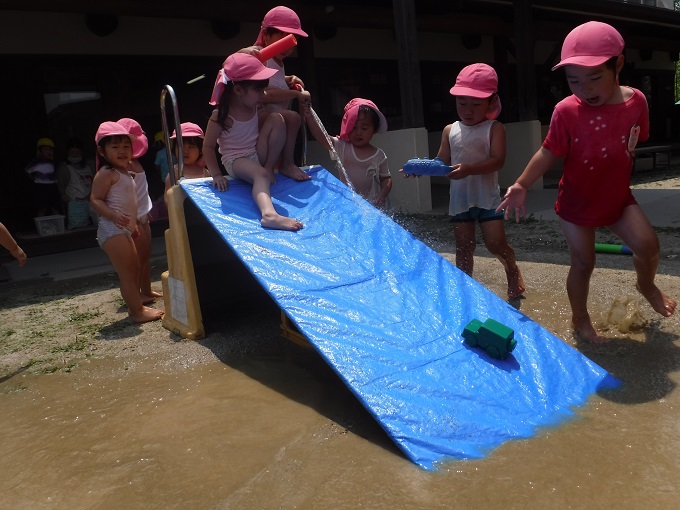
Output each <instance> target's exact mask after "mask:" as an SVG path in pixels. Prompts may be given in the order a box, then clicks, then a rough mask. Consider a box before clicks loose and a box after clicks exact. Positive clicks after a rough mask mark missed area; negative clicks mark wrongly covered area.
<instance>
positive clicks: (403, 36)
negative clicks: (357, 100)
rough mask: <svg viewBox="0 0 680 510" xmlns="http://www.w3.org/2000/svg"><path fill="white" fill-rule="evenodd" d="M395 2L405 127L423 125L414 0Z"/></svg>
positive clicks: (400, 85)
mask: <svg viewBox="0 0 680 510" xmlns="http://www.w3.org/2000/svg"><path fill="white" fill-rule="evenodd" d="M392 5H393V6H394V30H395V35H396V38H397V54H398V63H399V90H400V92H401V113H402V119H403V125H402V127H404V128H413V127H422V126H424V125H425V115H424V113H423V92H422V86H421V82H420V60H419V59H418V31H417V28H416V17H415V0H392Z"/></svg>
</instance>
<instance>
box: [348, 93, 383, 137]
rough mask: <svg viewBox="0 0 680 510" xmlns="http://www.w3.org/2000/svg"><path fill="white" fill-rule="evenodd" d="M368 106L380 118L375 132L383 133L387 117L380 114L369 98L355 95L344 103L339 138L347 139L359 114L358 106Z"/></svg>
mask: <svg viewBox="0 0 680 510" xmlns="http://www.w3.org/2000/svg"><path fill="white" fill-rule="evenodd" d="M360 106H368V107H369V108H370V109H372V110H374V111H375V113H377V114H378V119H380V125H379V126H378V129H377V130H376V133H384V132H386V131H387V119H386V118H385V116H384V115H383V114H382V112H381V111H380V110H378V107H377V106H376V105H375V103H374V102H373V101H371V100H370V99H363V98H361V97H355V98H354V99H352V100H351V101H350V102H349V103H347V104H346V105H345V114H344V115H343V116H342V123H341V124H340V134H339V135H338V138H340V139H341V140H345V141H347V140H349V135H350V133H351V132H352V130H353V129H354V124H356V123H357V117H358V116H359V107H360Z"/></svg>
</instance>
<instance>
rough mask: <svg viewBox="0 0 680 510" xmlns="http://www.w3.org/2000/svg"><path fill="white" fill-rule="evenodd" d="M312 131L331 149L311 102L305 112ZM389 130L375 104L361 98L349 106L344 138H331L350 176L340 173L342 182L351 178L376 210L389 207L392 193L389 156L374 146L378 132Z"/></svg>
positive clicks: (342, 130)
mask: <svg viewBox="0 0 680 510" xmlns="http://www.w3.org/2000/svg"><path fill="white" fill-rule="evenodd" d="M305 114H306V117H307V122H308V123H309V124H308V125H309V129H310V131H311V132H312V134H313V135H314V138H315V139H316V141H317V142H319V143H320V144H321V145H322V146H323V147H325V148H326V149H328V150H330V149H331V147H330V145H329V144H328V140H326V137H325V135H324V134H323V132H322V130H321V126H319V125H318V124H317V122H316V120H315V119H314V116H313V115H312V114H311V109H310V107H309V103H307V108H306V111H305ZM386 131H387V120H386V119H385V116H384V115H383V114H382V113H381V112H380V110H379V109H378V107H377V106H376V105H375V103H374V102H373V101H370V100H368V99H362V98H360V97H357V98H354V99H352V100H351V101H350V102H349V103H347V105H345V114H344V115H343V117H342V124H341V126H340V135H338V136H337V137H331V141H332V142H333V146H334V148H335V151H336V152H337V153H338V156H339V157H340V162H341V163H342V166H344V167H345V170H346V171H347V176H345V175H343V173H342V172H340V176H339V177H340V180H341V181H343V182H344V183H345V184H347V182H346V181H347V179H349V182H350V183H351V185H352V187H353V188H354V190H355V191H356V192H357V193H359V194H360V195H361V196H362V197H364V198H365V199H366V200H368V201H369V202H371V203H372V204H374V205H375V206H376V207H381V208H382V207H385V205H386V204H387V198H388V195H389V194H390V191H391V190H392V176H391V175H390V169H389V168H388V166H387V156H386V155H385V152H383V150H382V149H378V148H377V147H375V146H373V145H371V140H372V139H373V135H374V134H375V133H384V132H386Z"/></svg>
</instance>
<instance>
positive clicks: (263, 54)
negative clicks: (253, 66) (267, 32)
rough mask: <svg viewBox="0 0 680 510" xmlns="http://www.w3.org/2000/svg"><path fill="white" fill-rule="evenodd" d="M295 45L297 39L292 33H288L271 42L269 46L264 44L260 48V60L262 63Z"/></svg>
mask: <svg viewBox="0 0 680 510" xmlns="http://www.w3.org/2000/svg"><path fill="white" fill-rule="evenodd" d="M295 45H297V39H295V36H294V35H293V34H288V35H287V36H286V37H283V38H281V39H279V40H278V41H276V42H274V43H271V44H270V45H269V46H265V47H264V48H262V49H261V50H260V57H259V58H260V62H262V63H264V62H266V61H267V60H269V59H270V58H273V57H275V56H276V55H279V54H281V53H283V52H284V51H286V50H289V49H290V48H292V47H293V46H295Z"/></svg>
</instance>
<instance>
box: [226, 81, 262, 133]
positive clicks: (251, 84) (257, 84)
mask: <svg viewBox="0 0 680 510" xmlns="http://www.w3.org/2000/svg"><path fill="white" fill-rule="evenodd" d="M235 85H240V86H241V87H244V88H246V89H251V88H252V89H256V90H264V89H266V88H267V87H268V86H269V80H242V81H237V82H233V81H229V82H227V84H226V85H225V86H224V90H223V91H222V96H220V102H219V104H218V105H217V124H218V125H219V126H220V127H221V128H222V129H224V130H225V131H226V130H228V129H229V126H228V125H227V118H228V117H229V95H230V94H233V93H234V86H235Z"/></svg>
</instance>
